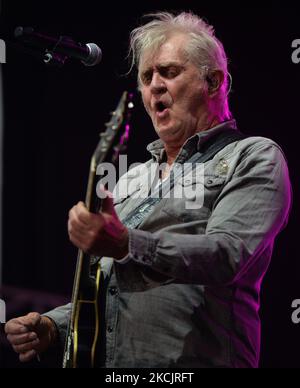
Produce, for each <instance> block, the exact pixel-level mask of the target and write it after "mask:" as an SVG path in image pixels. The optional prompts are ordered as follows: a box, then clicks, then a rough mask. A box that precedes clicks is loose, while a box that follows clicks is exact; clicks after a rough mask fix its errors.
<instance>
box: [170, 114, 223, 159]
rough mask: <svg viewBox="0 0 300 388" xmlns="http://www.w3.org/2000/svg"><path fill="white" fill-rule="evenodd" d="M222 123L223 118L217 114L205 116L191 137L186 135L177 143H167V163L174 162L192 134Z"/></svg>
mask: <svg viewBox="0 0 300 388" xmlns="http://www.w3.org/2000/svg"><path fill="white" fill-rule="evenodd" d="M220 123H221V119H220V118H219V117H217V116H213V117H205V118H204V119H203V120H200V121H199V122H198V125H197V130H196V131H194V132H192V134H191V135H190V136H189V137H184V138H183V139H182V140H181V141H180V142H178V143H177V144H171V143H165V144H164V147H165V151H166V154H167V163H168V164H169V165H170V166H171V165H172V164H174V162H175V160H176V159H177V157H178V154H179V152H180V151H181V149H182V147H183V145H184V143H185V142H186V141H187V140H188V139H189V138H191V137H192V136H194V135H196V134H197V133H200V132H204V131H208V130H209V129H211V128H214V127H215V126H217V125H218V124H220Z"/></svg>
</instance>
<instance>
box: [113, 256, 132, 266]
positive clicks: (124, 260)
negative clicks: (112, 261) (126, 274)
mask: <svg viewBox="0 0 300 388" xmlns="http://www.w3.org/2000/svg"><path fill="white" fill-rule="evenodd" d="M116 261H117V263H118V264H121V265H124V264H127V263H128V262H129V261H131V257H130V254H128V255H127V256H125V257H124V258H123V259H121V260H116Z"/></svg>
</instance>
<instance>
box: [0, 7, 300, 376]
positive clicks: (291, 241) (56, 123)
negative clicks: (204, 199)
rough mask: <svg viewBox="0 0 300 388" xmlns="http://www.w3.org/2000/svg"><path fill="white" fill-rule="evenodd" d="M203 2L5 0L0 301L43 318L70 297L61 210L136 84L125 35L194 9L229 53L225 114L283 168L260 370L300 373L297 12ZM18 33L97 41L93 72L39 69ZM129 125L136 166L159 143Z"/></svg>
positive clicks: (142, 120) (5, 361)
mask: <svg viewBox="0 0 300 388" xmlns="http://www.w3.org/2000/svg"><path fill="white" fill-rule="evenodd" d="M201 3H202V2H198V1H197V2H196V1H194V2H192V1H175V0H174V1H172V2H167V1H159V2H156V1H143V3H141V4H140V5H137V4H135V3H133V2H124V3H115V2H111V4H110V5H109V4H107V2H105V3H102V2H101V1H88V0H85V1H82V2H78V3H75V2H71V1H63V2H62V1H61V2H58V1H54V0H53V1H51V2H50V1H28V0H27V1H26V2H25V1H24V2H22V1H20V0H6V1H3V9H2V15H1V24H0V38H2V39H5V40H6V41H7V45H8V52H7V64H6V65H3V66H2V69H3V81H4V104H5V137H4V156H3V157H4V215H3V220H2V222H3V242H4V246H3V257H4V279H3V280H4V284H5V286H6V287H5V288H4V289H3V291H2V298H3V299H6V301H7V302H8V314H9V317H12V316H17V315H19V314H25V313H28V312H29V311H31V309H35V310H36V311H41V310H46V309H47V308H51V307H52V305H55V304H56V303H60V302H61V303H62V302H63V301H65V300H67V299H68V297H69V296H70V294H71V289H72V282H73V274H74V269H75V261H76V260H75V259H76V249H75V248H73V247H72V246H71V244H70V243H69V242H68V235H67V229H66V224H67V217H68V211H69V209H70V208H71V207H72V206H73V205H74V204H75V203H77V202H78V201H79V200H82V199H84V196H85V189H86V182H87V173H88V168H89V159H90V156H91V154H92V152H93V150H94V147H95V144H96V143H97V141H98V135H99V132H100V131H102V130H103V129H104V123H105V122H106V121H107V120H108V119H109V112H111V111H112V110H113V109H114V108H115V106H116V104H117V102H118V100H119V98H120V97H121V94H122V92H123V90H125V89H126V90H127V89H129V90H135V87H136V86H135V75H132V76H130V77H125V76H124V74H125V73H126V71H127V70H128V63H127V61H126V60H125V59H124V58H125V57H126V50H127V45H128V36H129V32H130V31H131V30H132V29H133V28H134V27H136V26H137V25H138V24H139V23H140V20H141V19H140V18H141V16H142V15H143V14H144V13H147V12H151V11H155V10H193V11H194V12H196V13H198V14H199V15H201V16H203V17H205V18H206V19H207V20H208V21H209V22H210V23H211V24H213V25H214V26H215V28H216V31H217V36H218V37H219V38H220V39H221V40H222V41H223V43H224V45H225V48H226V50H227V55H228V56H229V58H230V62H231V64H230V71H231V73H232V75H233V80H234V84H233V93H232V95H231V108H232V111H233V113H234V116H235V118H236V119H237V121H238V124H239V127H240V129H241V130H242V131H244V132H245V133H247V134H253V135H258V136H265V137H269V138H272V139H274V140H275V141H276V142H278V143H279V144H280V145H281V147H282V148H283V150H284V151H285V153H286V155H287V158H288V161H289V166H290V173H291V178H292V181H293V186H294V197H295V199H296V200H295V201H294V207H293V211H292V214H291V219H290V223H289V225H288V227H287V229H286V230H285V231H284V232H283V233H282V234H281V235H280V237H279V238H278V240H277V244H276V246H275V252H274V257H273V262H272V265H271V268H270V271H269V273H268V275H267V277H266V280H265V282H264V287H263V292H262V310H261V316H262V327H263V331H262V359H261V366H262V367H277V368H278V367H299V366H300V361H299V352H298V349H299V345H300V342H299V341H300V326H296V325H293V323H292V321H291V314H292V309H291V304H292V301H293V300H294V299H299V298H300V285H299V270H300V264H299V253H298V245H297V237H298V233H297V232H298V231H299V226H300V225H299V220H298V219H297V215H299V203H298V201H297V198H298V197H299V183H298V182H299V143H298V138H299V136H298V132H299V129H300V126H299V119H298V116H299V106H300V105H299V86H300V64H299V65H295V64H293V63H292V60H291V55H292V51H293V50H292V48H291V44H292V41H293V40H294V39H300V26H299V19H300V12H299V11H298V9H297V7H296V6H295V5H294V4H291V3H288V2H261V3H262V4H259V3H255V2H249V4H248V3H243V5H238V3H237V4H235V3H233V2H226V5H221V2H220V4H216V2H203V5H201ZM18 25H22V26H32V27H35V28H36V29H38V30H40V31H44V32H48V33H52V34H55V35H56V34H62V35H63V34H65V35H68V34H69V35H71V36H72V37H73V38H75V39H77V40H78V41H82V42H89V41H92V42H95V43H98V44H99V45H100V46H101V48H102V49H103V62H102V63H101V64H100V65H99V66H97V67H95V68H91V69H88V68H85V67H84V66H81V65H80V64H78V63H70V64H68V65H66V66H65V67H64V68H63V69H56V68H46V67H45V66H44V65H43V64H42V63H41V61H39V60H37V59H36V58H33V57H31V56H29V55H26V54H24V53H22V52H20V51H16V49H15V48H14V46H13V45H11V44H9V41H11V42H13V31H14V28H15V27H16V26H18ZM133 127H134V136H133V138H132V139H131V142H130V149H129V160H130V161H132V162H133V161H139V162H142V161H145V160H147V159H148V158H149V156H148V155H147V153H146V151H145V146H146V144H148V143H149V142H150V141H152V140H153V139H154V138H155V136H154V134H153V131H152V128H151V124H150V122H149V119H147V118H146V116H145V114H144V112H143V108H142V106H141V104H140V102H138V103H137V108H136V114H135V117H134V126H133ZM2 350H3V347H2ZM2 357H3V358H2V359H1V356H0V363H1V362H2V364H1V365H2V366H4V367H7V366H12V365H14V363H15V360H16V358H15V356H13V354H12V353H11V352H8V353H7V352H6V353H5V355H3V352H2ZM16 365H17V364H16Z"/></svg>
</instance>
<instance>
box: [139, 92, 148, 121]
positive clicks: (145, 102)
mask: <svg viewBox="0 0 300 388" xmlns="http://www.w3.org/2000/svg"><path fill="white" fill-rule="evenodd" d="M141 94H142V101H143V105H144V107H145V109H146V111H147V113H148V114H149V115H150V96H149V94H148V93H146V92H143V91H141Z"/></svg>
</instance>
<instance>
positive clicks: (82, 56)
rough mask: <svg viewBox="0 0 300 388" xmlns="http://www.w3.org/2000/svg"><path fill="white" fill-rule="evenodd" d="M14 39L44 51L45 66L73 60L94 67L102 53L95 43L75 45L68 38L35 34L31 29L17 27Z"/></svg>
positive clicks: (100, 58)
mask: <svg viewBox="0 0 300 388" xmlns="http://www.w3.org/2000/svg"><path fill="white" fill-rule="evenodd" d="M15 38H16V39H18V40H19V41H21V42H22V43H25V44H27V45H29V46H31V47H34V48H39V49H42V50H45V57H44V62H45V63H46V64H49V63H50V62H51V61H52V60H56V61H57V62H58V63H62V64H64V62H65V60H66V59H68V58H75V59H79V60H80V61H81V62H82V63H83V64H84V65H85V66H95V65H98V64H99V63H100V62H101V60H102V51H101V49H100V47H98V46H97V45H96V44H95V43H88V44H82V43H77V42H75V41H74V40H73V39H72V38H70V37H68V36H61V37H60V38H54V37H52V36H48V35H45V34H42V33H40V32H36V31H34V29H33V28H31V27H26V28H23V27H17V28H16V29H15ZM62 56H63V57H62Z"/></svg>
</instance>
